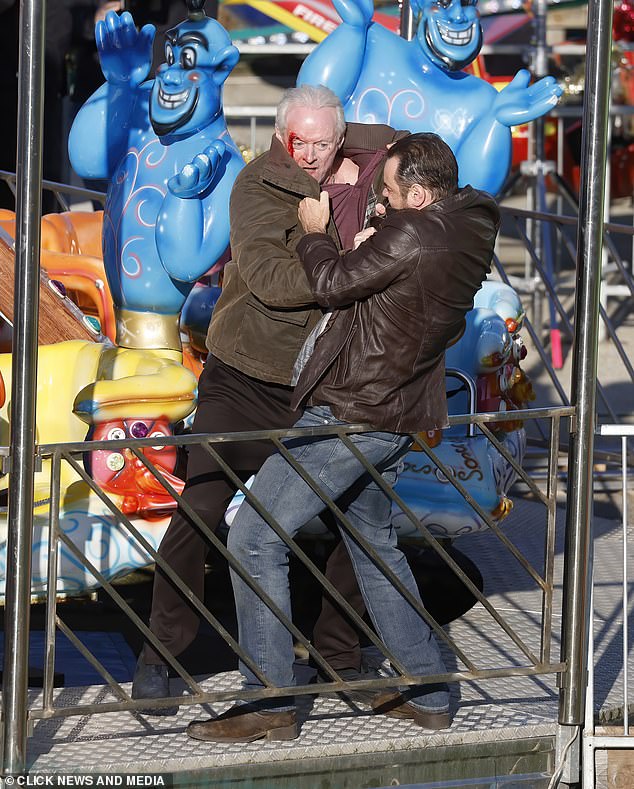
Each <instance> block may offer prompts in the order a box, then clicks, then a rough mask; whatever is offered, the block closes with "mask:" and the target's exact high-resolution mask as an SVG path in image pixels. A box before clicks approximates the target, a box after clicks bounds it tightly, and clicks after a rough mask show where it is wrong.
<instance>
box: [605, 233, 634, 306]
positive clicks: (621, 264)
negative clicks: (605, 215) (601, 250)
mask: <svg viewBox="0 0 634 789" xmlns="http://www.w3.org/2000/svg"><path fill="white" fill-rule="evenodd" d="M609 227H610V226H609V225H608V224H607V223H606V224H604V225H603V228H604V231H607V229H608V228H609ZM616 227H618V225H617V226H616ZM628 229H629V230H631V229H632V228H628ZM603 243H604V244H605V245H606V247H607V248H608V250H609V252H610V254H611V255H612V257H613V259H614V262H615V263H616V265H617V267H618V269H619V272H620V273H621V276H622V277H623V280H624V281H625V284H626V285H627V287H628V288H629V290H630V293H631V294H632V296H634V279H632V275H631V274H630V272H629V271H628V270H627V264H626V263H625V261H624V260H623V258H622V257H621V255H620V254H619V251H618V249H617V248H616V244H615V243H614V239H613V238H612V235H611V233H610V232H604V234H603Z"/></svg>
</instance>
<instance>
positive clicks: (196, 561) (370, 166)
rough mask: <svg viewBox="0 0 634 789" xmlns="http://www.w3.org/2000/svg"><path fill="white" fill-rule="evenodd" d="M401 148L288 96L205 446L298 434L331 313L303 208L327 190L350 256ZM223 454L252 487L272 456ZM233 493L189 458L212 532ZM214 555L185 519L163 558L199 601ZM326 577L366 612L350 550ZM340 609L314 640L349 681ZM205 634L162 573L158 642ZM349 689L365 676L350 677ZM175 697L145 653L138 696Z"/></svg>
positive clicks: (214, 333)
mask: <svg viewBox="0 0 634 789" xmlns="http://www.w3.org/2000/svg"><path fill="white" fill-rule="evenodd" d="M398 136H399V135H397V134H395V132H394V131H393V130H392V129H391V128H390V127H388V126H367V125H361V124H348V125H347V126H346V124H345V121H344V117H343V110H342V108H341V103H340V102H339V99H338V98H337V97H336V96H335V95H334V94H333V93H332V92H331V91H330V90H328V89H327V88H324V87H321V86H320V87H311V86H303V87H301V88H292V89H290V90H289V91H287V92H286V94H285V95H284V97H283V99H282V101H281V102H280V105H279V107H278V110H277V118H276V131H275V136H274V137H273V139H272V141H271V147H270V150H269V151H268V152H267V153H265V154H263V155H262V156H260V157H258V158H257V159H255V160H254V161H253V162H251V163H250V164H249V165H247V167H245V168H244V169H243V170H242V172H241V173H240V175H239V176H238V178H237V179H236V182H235V185H234V188H233V191H232V194H231V204H230V218H231V250H232V256H233V257H232V260H231V262H230V263H229V264H228V265H227V267H226V269H225V274H224V283H223V290H222V294H221V296H220V299H219V300H218V303H217V304H216V307H215V309H214V314H213V318H212V321H211V325H210V327H209V333H208V336H207V347H208V349H209V352H210V353H209V356H208V358H207V362H206V364H205V368H204V370H203V372H202V375H201V377H200V382H199V400H198V409H197V412H196V417H195V421H194V425H193V431H194V432H195V433H218V432H221V433H222V432H234V431H255V430H267V429H273V428H288V427H291V426H292V425H293V424H294V423H295V421H296V420H297V418H298V416H299V412H298V411H296V410H295V407H293V406H291V397H292V387H291V378H292V372H293V365H294V363H295V359H296V357H297V355H298V352H299V350H300V348H301V347H302V345H303V343H304V341H305V340H306V338H307V336H308V335H309V334H310V332H311V331H312V329H313V327H314V326H315V324H316V323H317V322H318V321H319V320H320V319H321V317H322V314H323V311H322V310H321V309H320V307H319V305H318V304H317V303H316V300H315V297H314V296H313V294H312V291H311V289H310V286H309V283H308V279H307V277H306V274H305V272H304V268H303V266H302V264H301V262H300V260H299V257H298V254H297V251H296V247H297V244H298V242H299V240H300V238H301V237H302V235H303V231H302V228H301V226H300V224H299V221H298V217H297V209H298V205H299V202H300V200H302V199H303V198H304V197H307V196H311V197H317V196H318V195H319V192H320V188H324V189H327V190H328V191H329V194H330V195H331V197H332V201H333V218H334V221H333V218H331V219H329V221H328V225H327V232H328V233H329V234H330V237H331V238H332V241H333V244H334V245H335V248H337V249H339V248H341V247H343V248H345V247H346V246H348V247H349V246H351V245H352V241H353V238H354V235H355V234H356V233H357V232H358V231H359V230H360V229H361V228H362V227H364V225H365V221H366V216H369V214H370V213H371V212H372V209H373V207H374V203H375V201H376V191H375V181H376V186H377V188H379V186H378V185H379V184H381V183H382V176H381V169H382V167H381V166H382V164H383V161H384V159H385V156H386V152H387V151H386V146H387V145H388V144H390V143H391V142H393V141H394V140H395V139H397V138H398ZM400 136H402V134H401V135H400ZM214 448H215V449H216V451H217V452H218V453H219V454H220V455H221V456H222V458H223V459H224V460H225V462H226V463H228V465H229V466H230V467H231V468H232V469H233V470H234V471H235V473H236V474H237V475H238V476H239V477H240V478H241V479H243V480H246V479H248V478H249V477H250V476H252V475H253V474H254V473H255V472H256V471H257V470H258V469H259V468H260V466H261V465H262V463H263V462H264V460H265V459H266V458H267V457H268V456H269V455H270V454H271V452H272V451H273V447H272V445H271V443H270V442H265V441H251V442H238V443H234V444H229V443H222V444H217V445H215V447H214ZM234 493H235V487H234V485H233V484H232V483H231V482H230V480H228V479H227V477H226V476H225V474H224V472H223V471H222V469H221V468H220V466H219V465H218V464H217V463H215V462H214V461H213V459H212V458H211V457H210V455H209V454H208V453H207V452H206V451H205V450H204V449H203V448H202V447H196V446H192V447H191V448H190V452H189V458H188V466H187V484H186V487H185V490H184V492H183V497H184V498H185V500H186V501H187V502H188V503H189V504H190V505H191V507H192V508H193V509H194V510H195V512H196V513H197V514H198V515H199V516H200V517H201V518H202V519H203V521H204V522H205V523H206V524H207V525H208V526H209V528H210V529H212V530H214V529H216V527H217V526H218V524H220V523H221V522H222V519H223V515H224V512H225V509H226V508H227V505H228V504H229V502H230V500H231V498H232V497H233V495H234ZM207 551H208V543H207V542H206V541H205V539H204V537H203V536H202V535H201V534H200V532H199V531H198V529H197V528H196V526H195V525H194V524H193V523H192V522H191V520H190V519H189V518H188V516H187V514H186V513H185V512H183V511H181V510H178V511H177V512H176V514H175V515H174V517H173V518H172V521H171V523H170V526H169V528H168V530H167V533H166V535H165V537H164V539H163V541H162V543H161V546H160V548H159V553H160V555H161V556H162V557H163V558H164V559H165V560H166V561H167V562H168V564H169V565H170V566H171V567H172V569H173V570H174V571H175V572H176V573H178V575H179V576H180V577H181V578H182V579H183V580H184V581H185V582H186V583H187V584H188V585H189V587H190V588H191V589H192V590H193V591H194V593H195V594H196V596H197V597H198V598H200V599H202V597H203V570H204V563H205V558H206V554H207ZM327 574H328V576H329V578H330V580H331V581H332V582H333V584H334V585H335V587H337V589H338V590H339V591H340V592H341V593H342V594H343V595H344V597H346V598H348V599H349V598H351V597H352V598H354V596H355V594H356V595H357V596H358V598H359V599H358V601H357V602H356V606H357V608H362V600H361V599H360V595H359V592H358V588H357V586H356V581H355V579H354V573H353V571H352V567H351V565H350V562H349V558H348V554H347V552H346V551H345V549H344V548H343V546H341V547H340V548H339V549H336V550H335V552H334V553H333V555H332V557H331V560H330V561H329V565H328V570H327ZM353 602H354V600H353ZM326 605H327V607H328V606H329V605H330V604H326ZM330 609H331V610H327V614H326V615H325V616H322V617H321V619H320V623H321V624H320V626H319V627H318V628H317V630H316V632H315V634H314V641H315V643H316V645H317V648H318V649H319V651H320V652H321V653H322V654H323V655H324V657H326V658H327V659H328V660H329V662H330V664H331V665H332V667H333V668H336V669H338V670H342V669H343V670H345V669H350V670H351V671H352V675H354V674H356V671H358V669H359V668H360V665H359V661H360V650H359V645H358V640H357V639H356V636H355V634H354V631H353V630H352V629H351V627H350V625H349V624H348V623H347V622H346V621H345V620H344V619H343V618H341V617H339V616H338V615H336V612H335V610H334V608H332V606H330ZM198 624H199V619H198V615H197V613H196V612H195V611H194V610H193V609H192V608H190V606H189V605H188V604H187V602H186V601H185V600H184V598H183V597H182V596H181V594H180V593H179V592H178V591H177V590H176V589H175V588H174V587H173V586H172V584H171V582H170V581H169V580H168V579H167V578H166V577H165V576H164V575H163V574H162V573H161V572H160V570H157V572H156V575H155V580H154V593H153V599H152V611H151V615H150V627H151V629H152V632H153V633H154V634H155V635H156V636H157V637H158V639H159V640H160V641H161V643H162V644H163V645H164V646H165V647H166V648H167V649H168V650H169V651H170V652H172V654H174V655H178V654H179V653H181V652H182V651H183V650H184V649H185V648H186V647H187V646H188V645H189V644H190V643H191V642H192V641H193V639H194V637H195V635H196V632H197V630H198ZM347 678H354V676H351V674H350V673H348V675H347ZM168 695H169V683H168V670H167V666H166V665H165V663H164V662H163V660H162V658H161V657H160V656H159V655H158V654H157V653H156V652H155V651H154V650H153V649H152V648H151V647H150V646H149V645H146V646H145V648H144V649H143V651H142V652H141V654H140V656H139V661H138V663H137V669H136V672H135V677H134V682H133V688H132V696H133V698H135V699H139V698H148V699H152V698H163V697H165V696H168ZM149 711H150V712H151V710H149ZM175 711H176V708H168V709H167V710H165V709H163V710H158V709H157V710H155V713H156V714H173V713H174V712H175Z"/></svg>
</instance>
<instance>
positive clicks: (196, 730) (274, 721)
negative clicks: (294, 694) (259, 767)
mask: <svg viewBox="0 0 634 789" xmlns="http://www.w3.org/2000/svg"><path fill="white" fill-rule="evenodd" d="M298 733H299V732H298V730H297V713H296V712H295V710H290V711H288V712H263V711H261V710H258V709H256V708H255V707H253V706H252V705H251V704H239V705H237V706H235V707H232V708H231V709H230V710H227V712H223V713H222V715H219V716H218V717H217V718H212V719H211V720H207V721H193V723H190V724H189V726H188V727H187V734H188V735H189V736H190V737H191V738H192V739H194V740H205V741H206V742H253V740H261V739H265V740H294V739H295V737H297V735H298Z"/></svg>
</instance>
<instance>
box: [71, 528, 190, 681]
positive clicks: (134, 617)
mask: <svg viewBox="0 0 634 789" xmlns="http://www.w3.org/2000/svg"><path fill="white" fill-rule="evenodd" d="M59 539H60V540H61V541H62V542H63V543H64V545H65V546H66V547H67V548H68V549H69V550H70V552H71V553H72V554H73V556H75V558H76V559H77V560H78V561H79V562H80V564H82V565H83V566H84V567H86V568H87V569H88V570H89V571H90V573H91V574H92V575H93V577H94V578H95V580H97V581H98V582H99V584H100V585H101V586H103V588H104V589H105V590H106V591H107V592H108V594H109V595H110V597H111V598H112V599H113V600H114V601H115V603H117V605H118V606H119V608H121V610H122V611H123V612H124V613H125V614H127V616H128V619H130V620H131V621H132V622H133V623H134V624H135V625H136V626H137V628H138V629H139V630H140V631H141V633H142V634H143V635H144V636H145V638H146V639H147V640H148V641H149V642H150V643H151V644H152V646H153V647H154V648H155V649H157V652H159V654H161V650H162V645H161V643H160V641H159V640H158V639H157V638H156V636H154V634H153V633H152V632H151V630H150V629H149V628H148V627H147V625H146V624H145V623H144V622H143V621H142V620H141V619H140V618H139V616H138V615H137V614H136V613H135V612H134V611H133V610H132V608H131V607H130V606H129V605H128V604H127V603H126V601H125V600H124V599H123V598H122V597H121V595H120V594H119V593H118V592H117V590H116V589H115V588H114V587H113V585H112V584H111V583H110V582H109V581H108V580H107V579H106V578H105V576H104V575H102V573H100V572H99V570H98V569H97V568H96V567H95V566H94V564H93V563H92V562H91V561H90V559H88V557H87V556H85V555H84V554H83V553H82V552H81V551H80V550H79V548H78V547H77V546H76V545H75V543H74V542H73V541H72V540H71V539H70V538H69V537H68V535H67V534H65V533H64V532H63V531H61V530H60V532H59ZM163 651H164V650H163ZM167 657H168V658H169V659H170V665H173V667H174V668H176V669H177V670H178V671H180V672H182V673H181V677H182V678H183V679H184V680H185V681H186V682H187V684H188V685H189V686H190V688H192V689H194V690H195V691H196V692H197V693H200V692H201V691H200V687H199V685H198V683H197V682H196V681H195V680H194V679H193V678H192V677H191V676H190V675H189V673H188V672H187V671H186V670H185V669H184V668H183V667H182V666H181V664H180V663H179V662H178V661H177V660H176V658H173V657H172V656H171V655H170V654H169V652H168V653H167Z"/></svg>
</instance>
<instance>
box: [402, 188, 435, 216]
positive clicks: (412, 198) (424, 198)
mask: <svg viewBox="0 0 634 789" xmlns="http://www.w3.org/2000/svg"><path fill="white" fill-rule="evenodd" d="M433 202H434V200H433V198H432V195H431V192H430V191H429V190H428V189H425V187H424V186H422V185H421V184H414V185H413V186H410V189H409V192H408V193H407V207H408V208H415V209H416V210H417V211H420V210H421V209H423V208H427V206H428V205H431V204H432V203H433Z"/></svg>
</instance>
